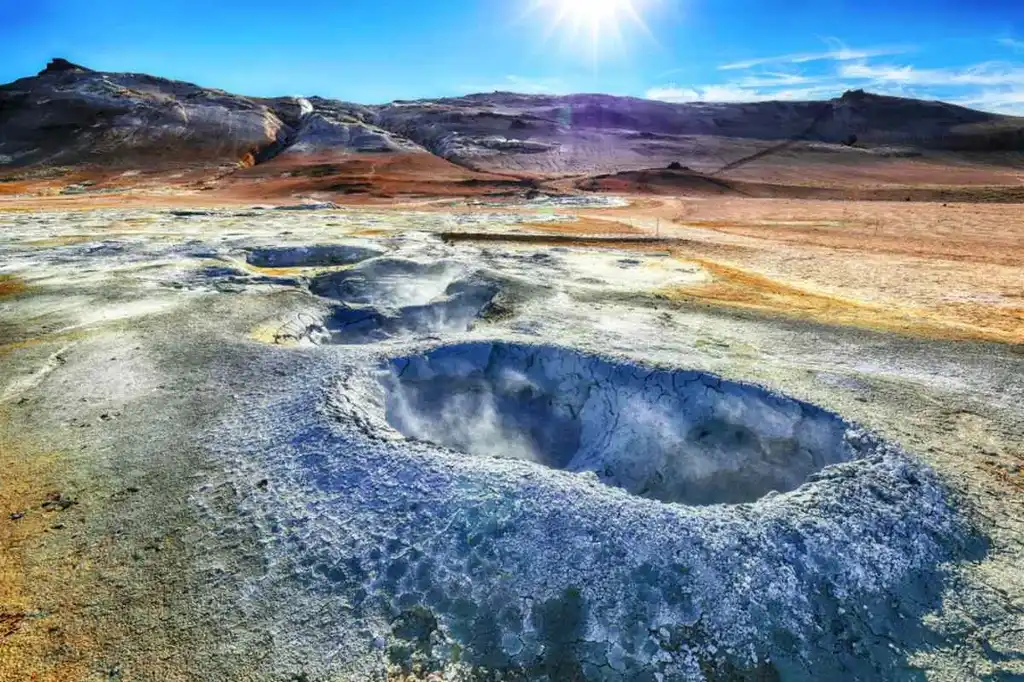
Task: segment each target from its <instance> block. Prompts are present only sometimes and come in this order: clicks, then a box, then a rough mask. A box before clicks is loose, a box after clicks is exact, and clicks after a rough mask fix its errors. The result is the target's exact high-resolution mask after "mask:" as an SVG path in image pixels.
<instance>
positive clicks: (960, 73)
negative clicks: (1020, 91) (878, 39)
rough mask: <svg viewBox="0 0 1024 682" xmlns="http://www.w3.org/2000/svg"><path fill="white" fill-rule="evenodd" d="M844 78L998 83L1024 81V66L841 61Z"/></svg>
mask: <svg viewBox="0 0 1024 682" xmlns="http://www.w3.org/2000/svg"><path fill="white" fill-rule="evenodd" d="M839 75H840V76H841V77H843V78H850V79H860V80H870V81H874V82H877V83H904V84H908V85H945V86H998V85H1016V84H1024V67H1021V66H1015V65H1012V64H1004V63H1001V62H983V63H981V64H973V65H970V66H966V67H960V68H945V69H918V68H916V67H914V66H910V65H903V66H894V65H886V64H878V65H871V64H868V63H867V62H859V63H856V64H842V65H841V66H840V67H839Z"/></svg>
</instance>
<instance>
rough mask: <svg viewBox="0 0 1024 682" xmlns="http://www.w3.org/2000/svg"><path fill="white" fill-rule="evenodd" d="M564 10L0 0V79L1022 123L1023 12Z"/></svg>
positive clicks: (788, 4) (701, 0) (514, 4)
mask: <svg viewBox="0 0 1024 682" xmlns="http://www.w3.org/2000/svg"><path fill="white" fill-rule="evenodd" d="M562 1H563V0H433V1H430V0H377V1H376V2H368V1H365V0H335V1H334V2H322V1H320V0H302V1H301V2H293V3H291V4H289V3H287V2H281V1H280V0H276V1H275V2H269V1H265V0H246V1H244V2H243V1H240V0H204V1H202V2H200V1H198V0H175V1H170V2H169V1H167V0H162V1H161V2H143V1H135V2H128V1H122V0H110V1H107V2H104V1H103V0H90V1H85V0H33V1H31V2H30V1H26V0H0V82H7V81H11V80H14V79H16V78H19V77H22V76H25V75H29V74H32V73H35V72H37V71H38V70H39V69H41V68H42V66H43V65H44V64H45V62H46V60H47V59H49V58H50V57H53V56H64V57H66V58H68V59H71V60H72V61H77V62H79V63H82V64H84V65H85V66H89V67H92V68H96V69H101V70H110V71H138V72H146V73H151V74H154V75H160V76H167V77H171V78H178V79H183V80H188V81H192V82H196V83H199V84H201V85H206V86H211V87H219V88H223V89H225V90H229V91H232V92H239V93H243V94H249V95H298V94H302V95H313V94H319V95H323V96H326V97H335V98H340V99H347V100H353V101H359V102H366V103H376V102H385V101H390V100H393V99H412V98H418V97H438V96H447V95H457V94H464V93H467V92H478V91H490V90H496V89H502V90H517V91H522V92H558V93H564V92H608V93H613V94H622V95H635V96H639V97H650V98H655V99H665V100H671V101H691V100H700V99H704V100H725V101H744V100H761V99H774V98H778V99H808V98H810V99H817V98H827V97H832V96H836V95H838V94H840V93H841V92H842V91H843V90H845V89H850V88H865V89H867V90H870V91H875V92H882V93H890V94H902V95H907V96H918V97H925V98H935V99H945V100H948V101H954V102H958V103H963V104H967V105H969V106H974V107H977V108H982V109H988V110H992V111H1003V112H1016V113H1020V114H1024V0H973V1H971V0H824V1H822V0H819V1H817V2H810V1H809V0H764V1H761V2H756V1H754V0H634V5H635V6H636V8H637V12H638V14H639V15H640V16H641V17H642V19H643V22H644V24H645V26H640V25H638V24H637V23H636V22H634V21H631V20H629V19H627V18H626V17H625V16H620V18H621V21H618V22H615V24H616V27H617V31H613V30H612V29H613V26H611V25H606V26H604V27H603V32H604V34H603V36H602V38H601V39H600V40H599V41H598V43H597V46H596V52H595V51H594V50H593V49H592V45H591V44H590V41H589V40H588V39H587V38H586V37H585V36H581V35H579V32H577V31H574V30H573V28H572V26H571V25H570V24H571V22H569V21H562V22H556V21H555V17H556V15H557V12H558V7H557V5H558V3H559V2H562ZM577 2H578V3H579V0H577ZM590 2H591V5H589V6H592V4H593V3H594V2H600V0H590ZM581 6H588V5H586V4H582V5H581ZM609 23H610V22H609ZM615 32H617V33H618V34H619V36H618V37H619V39H618V40H616V39H614V33H615Z"/></svg>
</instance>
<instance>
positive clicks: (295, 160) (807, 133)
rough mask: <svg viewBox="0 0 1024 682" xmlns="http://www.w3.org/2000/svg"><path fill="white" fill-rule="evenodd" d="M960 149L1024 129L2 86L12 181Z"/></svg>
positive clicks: (710, 169)
mask: <svg viewBox="0 0 1024 682" xmlns="http://www.w3.org/2000/svg"><path fill="white" fill-rule="evenodd" d="M961 154H962V155H967V157H965V158H971V159H972V160H975V161H976V160H978V159H979V158H981V159H990V160H991V161H992V162H994V163H1002V164H1007V163H1009V164H1012V165H1018V164H1020V163H1021V162H1022V160H1024V118H1020V117H1011V116H1002V115H998V114H991V113H985V112H980V111H974V110H971V109H967V108H964V107H959V106H955V105H952V104H946V103H943V102H930V101H920V100H913V99H903V98H897V97H885V96H879V95H872V94H869V93H865V92H863V91H853V92H847V93H845V94H844V95H843V96H842V97H839V98H837V99H833V100H827V101H808V102H757V103H749V104H736V103H728V104H722V103H710V102H708V103H703V102H697V103H687V104H671V103H666V102H657V101H650V100H643V99H637V98H631V97H614V96H610V95H598V94H592V95H587V94H584V95H568V96H547V95H521V94H515V93H507V92H495V93H491V94H476V95H467V96H465V97H457V98H445V99H435V100H418V101H398V102H393V103H391V104H387V105H382V106H366V105H360V104H352V103H347V102H341V101H337V100H329V99H323V98H319V97H309V98H296V97H280V98H253V97H245V96H241V95H234V94H230V93H227V92H224V91H222V90H216V89H211V88H203V87H199V86H197V85H193V84H190V83H183V82H179V81H172V80H167V79H163V78H158V77H154V76H149V75H145V74H132V73H104V72H98V71H93V70H90V69H88V68H85V67H81V66H78V65H75V64H72V63H70V62H67V61H65V60H62V59H55V60H53V61H51V62H50V64H49V65H48V66H47V67H46V68H45V69H44V70H43V71H42V72H40V73H39V74H38V75H36V76H32V77H28V78H22V79H20V80H17V81H15V82H13V83H10V84H7V85H3V86H0V173H7V172H17V171H26V170H30V169H45V168H55V167H61V168H69V167H70V168H75V167H90V168H108V169H134V168H146V169H154V168H168V169H170V168H179V167H185V168H195V167H204V168H214V167H219V168H221V169H224V170H225V171H226V170H232V169H246V168H253V167H259V166H262V165H266V164H273V165H272V166H271V167H270V168H274V169H284V170H285V171H286V172H292V171H294V169H296V168H299V169H301V168H306V167H310V166H315V167H317V168H323V169H324V170H323V173H324V174H330V173H331V172H332V171H331V168H335V170H337V168H336V165H337V164H339V163H348V162H351V161H353V160H360V162H365V163H370V164H371V166H372V167H373V168H376V167H377V166H376V165H375V164H376V162H375V161H373V159H381V160H383V159H385V158H386V159H387V167H388V168H391V169H392V170H394V169H401V168H406V167H408V169H409V170H408V172H409V173H440V174H441V175H444V176H446V177H451V178H455V179H457V180H458V181H459V182H463V183H467V184H472V183H474V182H484V183H485V184H486V183H487V182H489V181H491V180H494V177H493V176H492V175H490V174H494V173H499V174H502V176H507V175H508V174H512V175H516V176H528V177H544V176H554V175H590V174H602V173H605V174H606V173H615V172H620V171H629V170H639V169H644V168H654V167H665V166H667V165H668V164H675V165H676V166H681V167H685V168H692V169H694V170H696V171H700V172H702V173H706V174H712V175H714V174H716V173H723V172H731V171H733V170H735V169H739V168H741V167H743V166H744V165H745V164H749V163H754V162H763V161H764V160H765V159H768V158H772V157H773V156H778V157H779V158H788V159H792V158H794V157H799V158H800V159H810V160H816V159H817V160H821V159H825V160H827V161H828V162H829V163H834V162H837V161H838V162H852V163H858V162H860V161H862V160H865V159H869V160H872V161H875V160H878V159H892V158H903V159H906V158H918V157H920V158H928V159H930V158H936V159H943V160H949V159H950V158H953V157H955V156H956V155H961ZM367 160H369V161H367ZM365 163H364V165H365ZM331 164H335V166H331ZM288 169H291V170H288ZM268 172H269V169H268ZM310 172H312V173H313V174H314V175H315V172H314V171H310ZM395 172H399V171H395ZM403 172H404V171H403ZM480 174H484V175H480ZM307 175H308V173H307Z"/></svg>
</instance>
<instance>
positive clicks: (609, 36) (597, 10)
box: [529, 0, 650, 61]
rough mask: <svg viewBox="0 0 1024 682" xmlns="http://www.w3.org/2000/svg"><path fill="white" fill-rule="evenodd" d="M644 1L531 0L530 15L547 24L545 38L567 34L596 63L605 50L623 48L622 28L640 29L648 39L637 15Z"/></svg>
mask: <svg viewBox="0 0 1024 682" xmlns="http://www.w3.org/2000/svg"><path fill="white" fill-rule="evenodd" d="M643 1H644V0H534V1H533V3H532V5H531V11H530V12H529V14H530V16H531V17H540V18H541V19H542V20H543V21H544V22H545V23H546V33H545V37H546V38H550V37H551V35H552V34H553V33H555V32H556V31H559V32H562V33H565V34H568V35H567V36H566V37H568V38H570V39H571V40H572V41H573V42H574V43H576V45H577V47H579V46H580V44H581V43H582V44H583V45H585V46H586V47H587V48H589V51H590V57H591V58H592V59H593V60H595V61H596V60H597V58H598V53H599V52H600V51H601V50H602V49H603V48H605V47H610V46H614V47H617V48H621V47H622V46H623V29H624V28H626V27H627V26H632V28H639V29H641V30H642V31H643V32H644V33H646V34H647V35H648V36H649V35H650V31H649V30H648V28H647V25H646V24H645V23H644V20H643V18H642V17H641V15H640V9H639V6H640V3H642V2H643Z"/></svg>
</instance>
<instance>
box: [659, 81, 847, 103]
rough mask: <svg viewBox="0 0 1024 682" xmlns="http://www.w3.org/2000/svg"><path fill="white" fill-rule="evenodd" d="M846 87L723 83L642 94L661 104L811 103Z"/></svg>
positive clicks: (837, 92)
mask: <svg viewBox="0 0 1024 682" xmlns="http://www.w3.org/2000/svg"><path fill="white" fill-rule="evenodd" d="M844 89H845V87H844V86H843V85H842V84H840V83H833V84H830V85H817V86H812V87H804V88H787V89H769V90H764V89H759V88H756V87H745V86H743V85H738V84H733V83H725V84H722V85H703V86H698V87H681V86H678V85H674V84H669V85H663V86H660V87H656V88H650V89H649V90H647V92H646V93H644V96H645V97H646V98H647V99H656V100H661V101H662V102H678V103H682V102H764V101H768V100H786V101H797V100H812V99H820V98H822V97H825V98H829V97H834V96H836V95H838V94H839V93H841V92H842V91H843V90H844Z"/></svg>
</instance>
